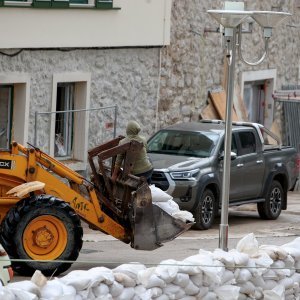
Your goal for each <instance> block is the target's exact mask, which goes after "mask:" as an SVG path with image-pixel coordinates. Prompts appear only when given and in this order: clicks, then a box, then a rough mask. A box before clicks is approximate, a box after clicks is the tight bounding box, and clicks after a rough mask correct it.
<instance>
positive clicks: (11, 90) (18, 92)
mask: <svg viewBox="0 0 300 300" xmlns="http://www.w3.org/2000/svg"><path fill="white" fill-rule="evenodd" d="M0 77H1V85H0V135H1V136H2V141H1V145H0V148H1V147H5V148H6V147H7V146H6V145H7V144H9V143H10V142H11V141H16V142H18V143H20V144H23V145H26V143H27V142H28V127H29V120H30V118H33V117H34V116H33V113H31V112H30V111H29V103H30V75H29V74H26V73H22V74H20V73H19V72H16V73H14V72H12V73H1V74H0ZM4 131H5V132H4ZM1 132H2V134H1Z"/></svg>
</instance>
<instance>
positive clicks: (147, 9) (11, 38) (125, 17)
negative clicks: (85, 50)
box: [0, 0, 171, 49]
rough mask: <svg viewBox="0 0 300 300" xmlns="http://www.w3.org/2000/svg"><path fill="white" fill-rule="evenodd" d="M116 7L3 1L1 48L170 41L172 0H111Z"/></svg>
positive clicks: (98, 45) (152, 43) (122, 44)
mask: <svg viewBox="0 0 300 300" xmlns="http://www.w3.org/2000/svg"><path fill="white" fill-rule="evenodd" d="M114 7H116V8H120V9H105V10H104V9H95V8H65V9H55V8H31V7H19V8H18V7H1V9H0V27H1V28H5V30H3V31H2V34H1V40H0V48H2V49H3V48H53V47H54V48H55V47H126V46H158V45H166V44H169V43H170V13H171V0H126V1H124V0H114Z"/></svg>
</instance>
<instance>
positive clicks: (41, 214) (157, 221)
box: [0, 136, 192, 276]
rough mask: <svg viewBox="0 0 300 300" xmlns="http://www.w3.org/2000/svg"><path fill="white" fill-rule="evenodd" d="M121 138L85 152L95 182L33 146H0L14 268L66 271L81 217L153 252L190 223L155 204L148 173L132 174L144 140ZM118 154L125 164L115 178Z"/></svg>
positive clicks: (3, 206)
mask: <svg viewBox="0 0 300 300" xmlns="http://www.w3.org/2000/svg"><path fill="white" fill-rule="evenodd" d="M122 138H123V137H121V136H120V137H118V138H115V139H113V140H111V141H109V142H107V143H105V144H103V145H100V146H98V147H96V148H94V149H91V150H90V151H89V152H88V160H89V164H90V172H91V179H90V180H88V179H85V178H84V177H82V176H81V175H80V174H78V173H77V172H74V171H73V170H71V169H70V168H68V167H67V166H66V165H64V164H63V163H61V162H60V161H58V160H56V159H54V158H53V157H51V156H49V155H47V154H46V153H44V152H43V151H41V150H40V149H38V148H36V147H34V146H32V145H30V144H29V147H28V148H27V147H25V146H23V145H20V144H18V143H17V142H13V143H12V145H11V148H10V149H9V150H0V222H1V227H0V242H1V244H2V245H3V247H4V248H5V250H6V251H7V253H8V255H9V256H10V258H11V259H13V262H12V265H13V268H14V270H15V271H16V272H18V273H19V274H21V275H27V276H28V275H31V274H33V272H34V271H35V270H37V269H38V270H41V271H42V272H43V274H45V275H46V276H49V275H52V274H53V273H55V275H58V274H60V273H62V272H64V271H66V270H67V269H68V268H69V267H70V266H71V263H72V261H75V260H76V259H77V258H78V255H79V252H80V250H81V247H82V243H83V242H82V236H83V230H82V227H81V221H84V222H86V223H87V224H88V225H89V226H90V227H91V228H93V229H95V230H99V231H101V232H104V233H106V234H109V235H111V236H113V237H115V238H117V239H119V240H121V241H123V242H124V243H127V244H130V245H131V247H133V248H135V249H139V250H154V249H156V248H158V247H160V246H162V243H164V242H167V241H170V240H173V239H174V238H175V237H177V236H178V235H180V234H181V233H183V232H185V231H186V230H188V229H189V228H190V227H191V226H192V223H188V222H183V221H181V220H178V219H174V218H173V217H171V216H170V215H169V214H168V213H166V212H165V211H163V210H162V209H160V208H159V207H158V206H156V205H153V204H152V198H151V191H150V188H149V186H148V184H147V182H146V180H145V178H143V177H136V176H134V175H132V174H131V173H130V171H131V168H132V165H133V163H134V157H135V153H136V151H138V150H139V148H140V147H142V145H141V144H139V143H138V142H135V141H132V142H130V143H126V144H124V145H119V141H120V140H121V139H122ZM120 153H124V154H125V159H124V165H123V170H122V173H121V174H120V175H119V177H118V179H117V180H116V182H112V180H111V175H112V172H113V169H114V166H115V160H116V156H117V155H118V154H120Z"/></svg>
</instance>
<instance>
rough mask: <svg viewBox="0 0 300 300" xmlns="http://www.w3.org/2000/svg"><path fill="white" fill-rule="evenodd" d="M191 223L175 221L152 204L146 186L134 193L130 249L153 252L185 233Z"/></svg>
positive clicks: (149, 192)
mask: <svg viewBox="0 0 300 300" xmlns="http://www.w3.org/2000/svg"><path fill="white" fill-rule="evenodd" d="M192 224H193V223H185V222H183V221H181V220H178V219H175V218H173V217H172V216H170V215H169V214H168V213H167V212H165V211H164V210H162V209H161V208H160V207H158V206H156V205H153V204H152V198H151V191H150V189H149V186H148V185H147V184H144V185H142V186H141V187H139V188H138V189H137V191H136V192H135V193H134V199H133V222H132V227H133V238H132V243H131V247H132V248H135V249H138V250H154V249H156V248H159V247H161V246H163V245H162V243H164V242H167V241H171V240H173V239H175V238H176V237H177V236H179V235H180V234H182V233H183V232H185V231H187V230H188V229H189V228H190V227H191V226H192Z"/></svg>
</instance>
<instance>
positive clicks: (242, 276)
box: [235, 268, 252, 283]
mask: <svg viewBox="0 0 300 300" xmlns="http://www.w3.org/2000/svg"><path fill="white" fill-rule="evenodd" d="M251 278H252V274H251V272H250V271H249V270H248V269H245V268H242V269H240V272H239V273H238V276H237V277H236V278H235V279H236V282H238V283H244V282H247V281H249V280H250V279H251Z"/></svg>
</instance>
